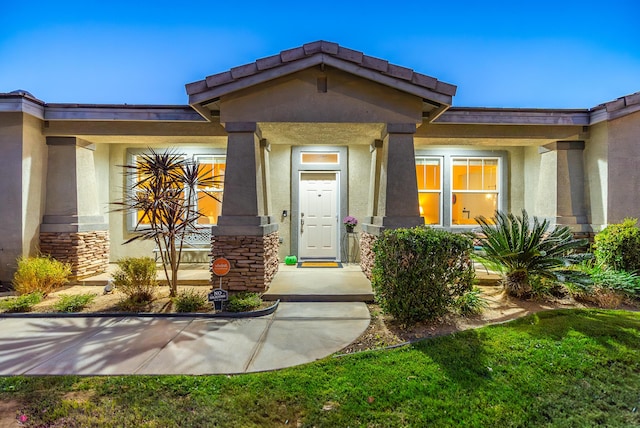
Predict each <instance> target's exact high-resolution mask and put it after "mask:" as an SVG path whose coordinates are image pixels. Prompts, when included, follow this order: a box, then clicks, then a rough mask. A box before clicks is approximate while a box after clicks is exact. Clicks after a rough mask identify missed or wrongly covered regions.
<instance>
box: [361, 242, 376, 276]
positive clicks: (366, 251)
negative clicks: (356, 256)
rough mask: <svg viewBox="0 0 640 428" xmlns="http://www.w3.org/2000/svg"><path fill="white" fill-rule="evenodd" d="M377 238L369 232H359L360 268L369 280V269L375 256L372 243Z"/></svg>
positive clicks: (371, 267)
mask: <svg viewBox="0 0 640 428" xmlns="http://www.w3.org/2000/svg"><path fill="white" fill-rule="evenodd" d="M377 239H378V237H377V236H376V235H372V234H371V233H367V232H362V233H361V234H360V268H361V269H362V272H363V273H364V274H365V276H366V277H367V279H369V280H371V271H372V270H373V264H374V263H375V260H376V256H375V254H373V245H374V244H375V243H376V240H377Z"/></svg>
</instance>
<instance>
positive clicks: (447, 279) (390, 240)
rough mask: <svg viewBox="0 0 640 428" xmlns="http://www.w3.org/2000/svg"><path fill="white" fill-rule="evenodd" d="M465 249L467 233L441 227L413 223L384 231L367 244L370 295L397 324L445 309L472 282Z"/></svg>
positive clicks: (468, 251)
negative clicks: (370, 259) (370, 254)
mask: <svg viewBox="0 0 640 428" xmlns="http://www.w3.org/2000/svg"><path fill="white" fill-rule="evenodd" d="M471 249H472V242H471V240H470V239H469V238H467V237H466V236H463V235H460V234H455V233H451V232H447V231H444V230H437V229H431V228H428V227H422V226H419V227H415V228H411V229H395V230H386V231H384V233H383V234H382V235H381V236H380V238H379V239H377V240H376V243H375V244H374V248H373V251H374V254H375V263H374V267H373V271H372V278H371V285H372V287H373V290H374V292H375V294H376V300H377V301H378V303H379V304H380V306H381V307H382V309H383V310H384V311H385V312H387V313H389V314H391V315H393V316H394V317H395V318H396V319H397V320H398V321H400V322H402V323H403V324H414V323H416V322H420V321H428V320H433V319H435V318H438V317H440V316H442V315H444V314H446V313H447V312H449V311H450V310H452V309H453V307H454V305H455V301H456V299H457V298H458V297H459V296H462V295H463V294H464V293H465V292H467V291H469V290H471V288H472V282H473V279H474V271H473V263H472V262H471V257H470V254H471Z"/></svg>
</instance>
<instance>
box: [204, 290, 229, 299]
mask: <svg viewBox="0 0 640 428" xmlns="http://www.w3.org/2000/svg"><path fill="white" fill-rule="evenodd" d="M208 298H209V301H210V302H226V301H227V300H229V293H228V292H227V290H223V289H222V288H216V289H215V290H213V291H212V292H211V293H209V295H208Z"/></svg>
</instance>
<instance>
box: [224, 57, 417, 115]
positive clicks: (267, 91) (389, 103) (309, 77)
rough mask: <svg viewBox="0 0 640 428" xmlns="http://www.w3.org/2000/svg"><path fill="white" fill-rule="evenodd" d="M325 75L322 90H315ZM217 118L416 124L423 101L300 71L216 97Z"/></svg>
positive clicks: (349, 78)
mask: <svg viewBox="0 0 640 428" xmlns="http://www.w3.org/2000/svg"><path fill="white" fill-rule="evenodd" d="M319 77H326V88H327V90H326V92H322V91H321V90H319V88H318V81H317V79H318V78H319ZM220 121H221V122H222V123H226V122H311V123H322V122H336V123H360V122H364V123H378V122H379V123H421V122H422V99H421V98H419V97H416V96H413V95H409V94H407V93H403V92H400V91H398V90H396V89H392V88H389V87H387V86H384V85H380V84H378V83H375V82H372V81H369V80H366V79H362V78H359V77H355V76H354V75H352V74H349V73H345V72H342V71H340V70H336V69H331V68H327V69H326V70H325V71H324V72H323V71H321V70H320V69H319V68H317V69H316V68H313V69H308V70H303V71H300V72H298V73H294V74H292V75H289V76H285V77H281V78H278V79H275V80H272V81H270V82H268V83H264V84H262V85H258V86H254V87H251V88H248V89H244V90H240V91H238V92H235V93H233V94H232V95H229V96H224V97H222V99H221V100H220Z"/></svg>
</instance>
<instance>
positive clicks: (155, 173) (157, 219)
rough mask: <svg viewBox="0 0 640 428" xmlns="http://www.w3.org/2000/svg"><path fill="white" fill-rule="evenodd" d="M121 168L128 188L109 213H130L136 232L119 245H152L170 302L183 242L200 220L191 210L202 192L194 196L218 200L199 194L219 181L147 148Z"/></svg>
mask: <svg viewBox="0 0 640 428" xmlns="http://www.w3.org/2000/svg"><path fill="white" fill-rule="evenodd" d="M122 168H123V170H124V174H125V175H126V176H127V177H128V179H129V181H128V183H130V184H129V188H128V189H126V190H127V191H125V196H124V199H123V200H122V201H120V202H116V203H115V205H116V206H117V207H118V208H116V210H115V211H125V212H133V213H134V214H135V215H137V219H138V220H137V223H136V226H135V231H136V232H138V233H137V234H136V235H135V236H134V237H133V238H131V239H129V240H127V241H126V242H125V244H128V243H129V242H133V241H135V240H138V239H150V240H153V241H155V243H156V246H157V247H158V249H159V250H160V257H161V260H162V267H163V270H164V273H165V276H166V278H167V282H168V283H169V289H170V294H171V296H172V297H175V296H176V294H177V290H178V268H179V267H180V260H181V257H182V246H183V242H184V238H185V236H186V235H187V234H195V233H198V228H197V224H198V219H199V218H200V217H201V216H202V215H203V214H201V213H200V212H199V211H198V209H197V198H198V192H197V190H198V189H201V190H203V191H202V192H201V193H202V194H201V195H200V196H199V197H201V198H202V197H211V198H214V199H216V200H218V201H219V199H218V198H217V197H215V196H214V195H213V194H212V193H209V192H207V191H206V190H204V189H207V188H210V187H213V186H214V185H215V184H219V183H220V182H219V181H218V180H216V177H212V176H210V175H207V174H206V173H205V172H204V171H202V170H201V168H200V166H199V164H198V163H197V162H195V161H193V160H191V159H189V158H187V157H186V156H185V155H183V154H180V153H178V152H176V151H175V150H174V149H167V150H165V151H164V152H163V153H158V152H156V151H154V150H153V149H149V152H148V153H145V154H142V155H139V156H137V158H136V161H135V163H134V164H133V165H123V166H122ZM169 271H171V273H169Z"/></svg>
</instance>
